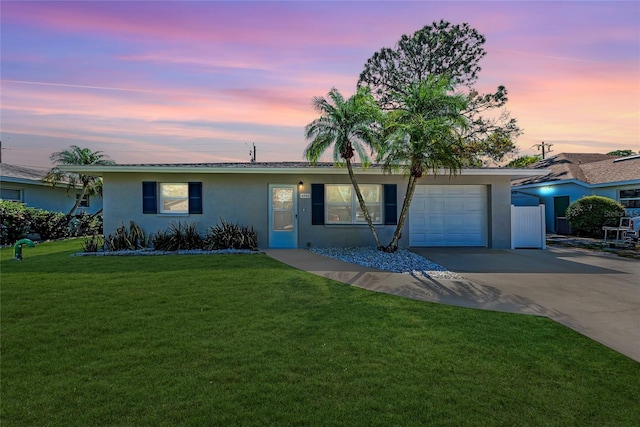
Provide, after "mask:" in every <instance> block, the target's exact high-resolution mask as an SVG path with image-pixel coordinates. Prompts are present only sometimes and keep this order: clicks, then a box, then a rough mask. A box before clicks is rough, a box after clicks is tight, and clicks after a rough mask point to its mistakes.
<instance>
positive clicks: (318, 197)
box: [311, 184, 324, 225]
mask: <svg viewBox="0 0 640 427" xmlns="http://www.w3.org/2000/svg"><path fill="white" fill-rule="evenodd" d="M323 224H324V184H311V225H323Z"/></svg>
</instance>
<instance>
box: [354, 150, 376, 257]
mask: <svg viewBox="0 0 640 427" xmlns="http://www.w3.org/2000/svg"><path fill="white" fill-rule="evenodd" d="M345 160H346V162H347V170H348V171H349V178H350V179H351V184H353V188H354V189H355V190H356V196H357V197H358V203H360V209H361V210H362V213H363V214H364V218H365V219H366V220H367V225H368V226H369V230H371V234H372V235H373V240H375V242H376V248H377V249H378V250H381V249H383V248H384V246H382V243H380V239H379V238H378V233H377V232H376V228H375V227H374V226H373V221H372V220H371V215H369V209H367V205H366V204H365V203H364V197H362V193H361V192H360V186H359V185H358V181H356V176H355V174H354V173H353V168H352V166H351V161H350V160H349V159H345Z"/></svg>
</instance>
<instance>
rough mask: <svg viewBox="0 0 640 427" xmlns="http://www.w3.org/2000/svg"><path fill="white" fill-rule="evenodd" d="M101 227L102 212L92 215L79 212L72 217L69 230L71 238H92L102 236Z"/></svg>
mask: <svg viewBox="0 0 640 427" xmlns="http://www.w3.org/2000/svg"><path fill="white" fill-rule="evenodd" d="M102 225H103V216H102V212H100V213H97V214H93V215H89V214H88V213H86V212H81V213H79V214H77V215H75V216H74V217H73V219H72V220H71V222H70V223H69V228H70V233H71V235H72V236H93V235H96V234H102Z"/></svg>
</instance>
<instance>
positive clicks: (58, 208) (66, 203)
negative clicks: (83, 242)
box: [0, 181, 102, 214]
mask: <svg viewBox="0 0 640 427" xmlns="http://www.w3.org/2000/svg"><path fill="white" fill-rule="evenodd" d="M0 186H2V188H7V189H15V190H21V191H22V202H23V203H24V204H25V205H26V206H29V207H32V208H38V209H44V210H47V211H52V212H64V213H67V212H69V210H70V209H71V208H72V207H73V205H74V204H75V202H76V194H80V193H81V192H80V191H76V190H71V191H69V192H68V193H67V189H66V187H59V186H58V187H51V186H48V185H41V184H29V183H17V182H7V181H2V182H1V183H0ZM100 209H102V198H101V197H99V196H92V197H90V199H89V207H88V208H79V209H78V212H86V213H89V214H93V213H95V212H97V211H98V210H100Z"/></svg>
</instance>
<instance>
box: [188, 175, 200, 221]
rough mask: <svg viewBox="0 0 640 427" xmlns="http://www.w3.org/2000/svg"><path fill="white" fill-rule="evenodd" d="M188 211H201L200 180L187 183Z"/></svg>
mask: <svg viewBox="0 0 640 427" xmlns="http://www.w3.org/2000/svg"><path fill="white" fill-rule="evenodd" d="M189 213H190V214H201V213H202V183H201V182H190V183H189Z"/></svg>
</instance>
